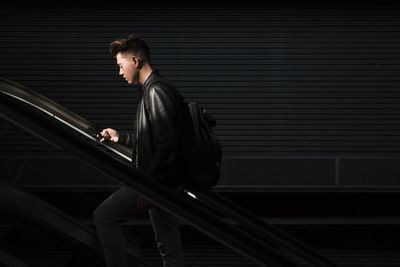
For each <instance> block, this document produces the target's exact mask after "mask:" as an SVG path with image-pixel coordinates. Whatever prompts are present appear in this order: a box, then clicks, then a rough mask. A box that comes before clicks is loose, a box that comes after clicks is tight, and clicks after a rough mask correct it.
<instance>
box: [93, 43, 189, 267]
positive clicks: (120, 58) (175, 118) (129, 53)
mask: <svg viewBox="0 0 400 267" xmlns="http://www.w3.org/2000/svg"><path fill="white" fill-rule="evenodd" d="M110 52H111V54H112V55H113V56H114V57H115V58H116V60H117V64H118V66H119V75H121V76H123V77H124V79H125V80H126V81H127V82H128V83H129V84H132V85H137V84H140V85H141V87H140V88H138V89H137V97H138V105H137V112H136V119H135V122H134V131H133V133H129V132H120V131H116V130H114V129H111V128H107V129H104V130H103V131H102V132H101V135H102V136H101V137H100V136H99V138H100V139H101V140H100V141H101V142H104V141H109V142H118V143H121V144H124V145H127V146H132V148H133V152H132V153H133V155H132V162H133V165H134V166H133V167H134V168H136V169H137V170H140V171H142V173H145V174H146V175H147V177H148V178H149V179H154V180H155V181H157V182H160V183H161V184H163V185H165V186H167V187H169V188H171V190H174V191H179V190H181V185H182V183H183V179H184V171H183V167H182V161H181V160H182V157H183V153H182V150H183V149H182V147H183V146H182V143H181V142H182V137H183V128H184V127H182V125H183V117H184V115H183V114H184V112H183V109H184V106H185V102H184V99H183V97H182V96H181V95H180V94H179V93H178V91H177V90H176V89H175V87H174V86H173V85H172V84H171V83H170V82H168V81H167V80H166V79H165V78H163V77H162V76H161V75H160V73H158V71H155V70H153V68H152V66H151V63H150V51H149V48H148V46H147V44H146V43H145V41H144V40H142V39H141V38H138V37H136V36H135V35H130V36H128V37H126V38H121V39H117V40H115V41H114V42H112V43H111V44H110ZM180 165H181V166H180ZM147 210H148V211H149V215H150V219H151V222H152V225H153V231H154V235H155V240H156V243H157V246H158V249H159V251H160V254H161V256H162V259H163V264H164V266H165V267H166V266H168V267H172V266H184V265H185V264H184V256H183V249H182V243H181V237H180V232H179V223H178V221H177V219H176V218H175V217H173V216H172V215H171V214H169V213H167V212H165V211H163V210H162V209H160V208H159V207H157V206H155V205H153V204H152V203H149V202H148V201H146V200H145V199H144V198H142V197H140V195H138V194H137V193H136V192H135V191H134V190H132V189H130V188H128V187H121V188H120V189H119V190H117V191H116V192H114V193H113V194H112V195H111V196H110V197H109V198H107V199H106V200H105V201H104V202H103V203H102V204H101V205H99V207H97V209H96V210H95V211H94V213H93V219H94V223H95V226H96V230H97V233H98V235H99V239H100V242H101V244H102V247H103V250H104V254H105V259H106V264H107V266H108V267H125V266H128V262H127V256H126V245H125V239H124V235H123V232H122V228H121V223H122V222H124V221H126V220H128V219H130V218H133V217H135V216H138V215H139V214H141V213H142V212H143V211H147Z"/></svg>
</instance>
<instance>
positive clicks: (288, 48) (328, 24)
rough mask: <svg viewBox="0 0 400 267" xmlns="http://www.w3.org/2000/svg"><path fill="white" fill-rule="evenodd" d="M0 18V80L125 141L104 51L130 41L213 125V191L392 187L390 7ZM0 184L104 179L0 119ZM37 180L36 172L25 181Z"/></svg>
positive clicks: (78, 12)
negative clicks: (216, 159)
mask: <svg viewBox="0 0 400 267" xmlns="http://www.w3.org/2000/svg"><path fill="white" fill-rule="evenodd" d="M15 5H16V4H15V3H14V5H11V4H9V5H8V6H7V5H6V7H5V8H4V9H2V10H1V11H0V25H1V26H0V38H1V42H0V75H1V76H2V77H5V78H7V79H11V80H14V81H16V82H18V83H21V84H23V85H25V86H27V87H28V88H31V89H33V90H35V91H38V92H40V93H42V94H43V95H45V96H47V97H49V98H51V99H52V100H54V101H56V102H58V103H60V104H62V105H64V106H66V107H67V108H69V109H71V110H72V111H74V112H76V113H78V114H79V115H81V116H83V117H85V118H87V119H89V120H92V121H93V122H95V123H97V124H100V125H102V126H104V127H112V128H115V129H120V130H132V128H133V118H134V115H135V111H136V95H135V94H136V93H135V88H134V87H132V86H129V85H127V84H125V82H124V81H123V80H122V79H121V77H119V76H118V69H117V66H116V64H115V60H114V59H113V58H112V56H111V55H110V54H109V52H108V44H109V43H110V42H111V41H113V40H114V39H116V38H118V37H123V36H126V35H128V34H130V33H135V34H137V35H139V36H141V37H143V38H144V39H145V40H147V42H148V44H149V46H150V48H151V52H152V62H153V65H154V67H155V68H156V69H159V70H160V71H161V73H162V74H163V75H165V76H166V77H167V78H168V79H169V80H171V81H172V82H173V83H174V84H175V85H176V87H177V88H178V89H179V90H180V92H181V93H182V95H184V97H185V98H186V99H187V100H188V101H197V102H200V103H201V104H203V105H204V106H205V107H206V108H207V109H208V111H209V112H210V113H211V114H213V115H214V116H215V118H216V119H217V122H218V124H217V127H216V129H215V131H216V133H217V135H218V137H219V139H220V141H221V144H222V147H223V158H224V160H223V174H222V179H221V182H220V187H221V188H222V187H223V188H235V190H236V189H238V190H240V189H242V188H254V187H256V188H258V189H260V188H270V187H274V188H287V187H296V188H310V187H312V188H315V187H319V188H335V189H337V188H349V187H351V188H360V187H362V188H365V187H368V188H382V187H388V186H390V188H392V189H393V188H397V187H398V186H399V185H400V179H398V178H399V174H400V164H399V163H400V162H399V151H400V146H399V145H400V143H399V130H400V124H399V118H400V110H399V104H400V99H399V97H400V92H399V89H398V86H399V84H400V81H399V63H400V62H399V60H400V59H399V52H400V50H399V47H400V32H399V27H400V13H399V9H398V8H397V7H396V6H394V5H393V4H392V5H391V4H390V3H385V2H384V3H383V4H382V3H380V4H378V2H375V1H369V2H368V1H367V2H364V4H363V5H356V4H354V3H351V2H350V4H336V5H333V4H329V3H328V4H323V3H322V2H320V1H308V2H304V3H303V6H302V5H301V4H299V3H297V2H291V1H287V2H283V3H280V4H277V3H274V4H270V5H269V6H262V7H244V8H239V7H236V6H233V7H215V8H210V7H198V8H175V7H170V8H167V7H161V8H150V7H147V6H144V7H135V6H134V5H133V4H132V5H127V6H114V7H107V6H105V5H103V6H102V5H99V6H90V5H84V4H83V5H79V4H77V3H76V2H72V3H70V4H68V5H67V4H65V6H63V7H55V6H52V5H50V4H49V3H45V2H42V3H41V4H38V5H26V4H25V5H23V4H21V6H19V7H18V8H17V7H16V6H15ZM0 129H1V136H2V138H1V140H0V148H1V150H0V156H1V157H2V161H1V162H2V169H3V170H6V175H5V176H3V178H5V179H11V180H12V179H16V180H18V181H17V183H19V184H22V185H24V186H47V187H60V186H61V187H62V186H68V187H81V186H84V187H97V186H106V187H107V186H113V185H114V182H113V181H111V180H110V179H108V178H104V177H102V176H101V175H97V174H95V171H93V170H91V169H90V170H89V169H88V167H86V166H85V164H83V163H82V162H80V160H79V159H76V158H75V157H73V156H71V155H70V154H69V153H68V152H66V151H61V150H58V149H57V148H54V147H51V146H50V145H47V144H46V143H45V142H43V141H41V140H39V139H37V138H35V137H32V136H30V135H29V134H27V133H25V132H24V131H22V130H20V129H18V128H17V127H15V126H13V125H11V124H10V123H7V122H5V121H3V120H1V121H0ZM32 174H35V175H32Z"/></svg>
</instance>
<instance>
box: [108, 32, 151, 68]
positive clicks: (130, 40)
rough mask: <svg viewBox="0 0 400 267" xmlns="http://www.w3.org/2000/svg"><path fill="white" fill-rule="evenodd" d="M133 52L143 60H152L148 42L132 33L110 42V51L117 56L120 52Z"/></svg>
mask: <svg viewBox="0 0 400 267" xmlns="http://www.w3.org/2000/svg"><path fill="white" fill-rule="evenodd" d="M126 52H132V53H133V54H134V55H135V56H137V57H138V58H139V59H140V60H142V61H143V62H150V49H149V46H148V45H147V44H146V42H145V41H144V40H143V39H142V38H140V37H138V36H136V35H134V34H131V35H129V36H128V37H124V38H119V39H117V40H115V41H113V42H111V43H110V53H111V54H112V55H113V56H114V57H115V56H117V54H118V53H122V54H123V53H126Z"/></svg>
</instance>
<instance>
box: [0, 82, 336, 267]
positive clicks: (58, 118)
mask: <svg viewBox="0 0 400 267" xmlns="http://www.w3.org/2000/svg"><path fill="white" fill-rule="evenodd" d="M0 104H1V105H0V116H1V117H3V118H4V119H6V120H8V121H10V122H12V123H14V124H16V125H17V126H19V127H21V128H23V129H24V130H26V131H27V132H30V133H31V134H33V135H35V136H37V137H39V138H41V139H43V140H45V141H46V142H48V143H50V144H52V145H54V146H56V147H61V148H63V149H65V150H67V151H69V152H71V153H73V154H75V155H76V156H78V157H79V158H80V159H81V160H83V161H85V162H86V163H88V164H89V165H91V166H92V167H93V168H95V169H96V170H98V171H101V172H103V173H105V174H106V175H108V176H111V177H113V178H114V179H116V180H117V181H119V182H121V183H123V184H125V185H127V186H129V187H131V188H132V189H134V190H136V191H137V192H138V193H141V194H142V195H144V196H145V198H147V199H148V200H149V201H152V202H153V203H154V204H156V205H158V206H160V207H161V208H163V209H165V210H167V211H168V212H170V213H172V214H174V215H175V216H177V217H178V218H180V219H182V220H183V221H185V222H187V223H188V224H190V225H191V226H193V227H194V228H196V229H197V230H199V231H200V232H202V233H204V234H205V235H207V236H209V237H211V238H213V239H215V240H216V241H219V242H220V243H222V244H224V245H225V246H227V247H229V248H231V249H233V250H234V251H236V252H238V253H239V254H242V255H243V256H245V257H247V258H248V259H250V260H252V261H253V262H255V263H257V264H259V265H261V266H277V267H278V266H285V267H290V266H293V267H295V266H296V267H297V266H321V267H322V266H323V267H334V266H338V265H337V264H336V263H334V262H332V261H331V260H329V259H327V258H325V257H323V256H321V255H319V254H318V253H316V252H315V251H313V250H312V249H310V248H308V247H307V246H306V245H305V244H303V243H301V242H300V241H298V240H296V239H294V238H292V237H290V236H289V235H287V234H285V233H283V232H281V231H279V230H278V229H276V228H274V227H273V226H271V225H269V224H267V223H265V222H264V221H262V220H260V219H259V218H257V217H255V216H254V215H252V214H250V213H249V212H247V211H245V210H243V209H242V208H241V207H239V206H237V205H234V204H233V203H232V202H229V201H228V200H226V199H224V198H223V197H221V196H220V195H218V194H216V193H214V192H207V193H201V194H199V193H194V194H193V193H192V192H188V191H186V192H185V193H183V194H181V195H177V194H172V193H171V192H170V191H169V190H168V189H166V188H164V187H163V186H161V185H159V184H157V183H156V182H154V181H151V180H148V179H145V178H144V175H142V174H141V173H140V172H138V171H136V170H135V169H134V168H131V158H130V155H131V150H130V149H129V148H127V147H126V146H123V145H120V144H115V143H100V142H99V141H98V140H97V139H96V138H95V137H94V134H96V133H98V132H99V131H101V130H102V129H103V127H100V126H98V125H95V124H93V123H91V122H89V121H88V120H86V119H84V118H82V117H80V116H79V115H77V114H74V113H72V112H71V111H69V110H67V109H66V108H64V107H62V106H60V105H59V104H57V103H55V102H53V101H52V100H50V99H48V98H46V97H44V96H42V95H40V94H38V93H36V92H34V91H32V90H30V89H28V88H25V87H24V86H22V85H19V84H17V83H14V82H12V81H9V80H6V79H0ZM10 190H11V189H10ZM10 197H12V196H10ZM4 201H6V199H4ZM18 201H19V200H18ZM21 202H22V200H21ZM52 225H53V226H54V227H58V226H57V225H56V224H52ZM87 233H88V232H87ZM83 236H85V234H82V236H81V235H80V234H78V235H77V236H75V237H73V238H83ZM92 237H93V236H92ZM85 240H86V241H87V242H89V241H88V240H89V239H85ZM90 240H92V241H90V242H94V241H93V239H90ZM93 244H94V243H93ZM95 250H96V249H95Z"/></svg>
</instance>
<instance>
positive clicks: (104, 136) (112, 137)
mask: <svg viewBox="0 0 400 267" xmlns="http://www.w3.org/2000/svg"><path fill="white" fill-rule="evenodd" d="M100 134H101V139H100V136H97V137H98V138H99V139H100V142H104V141H110V142H112V143H116V142H118V138H119V134H118V133H117V131H116V130H114V129H111V128H107V129H104V130H103V131H101V132H100Z"/></svg>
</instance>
